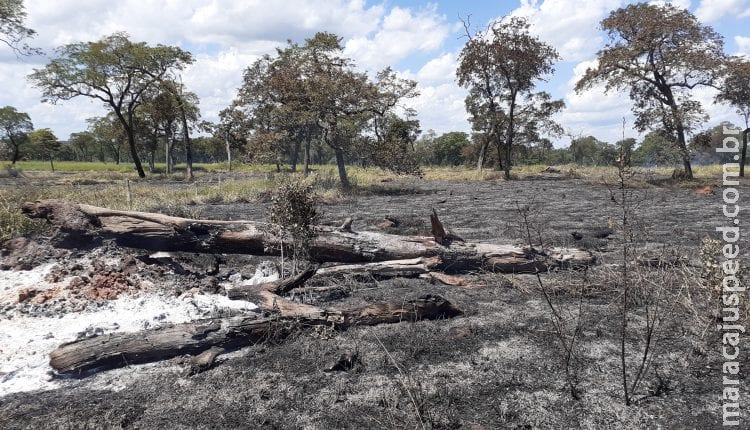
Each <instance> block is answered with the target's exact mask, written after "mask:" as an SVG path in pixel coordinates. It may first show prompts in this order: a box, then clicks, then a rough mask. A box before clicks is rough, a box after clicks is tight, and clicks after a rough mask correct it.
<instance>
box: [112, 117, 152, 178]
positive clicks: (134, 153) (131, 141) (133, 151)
mask: <svg viewBox="0 0 750 430" xmlns="http://www.w3.org/2000/svg"><path fill="white" fill-rule="evenodd" d="M128 119H129V120H130V123H131V124H132V120H133V114H132V112H128ZM125 132H126V133H127V135H128V147H129V148H130V157H131V158H132V159H133V164H135V171H136V172H138V177H139V178H145V177H146V172H144V171H143V165H141V158H140V157H139V156H138V149H137V148H136V146H135V132H134V131H133V129H132V128H131V127H130V124H128V125H126V126H125ZM118 158H119V153H118Z"/></svg>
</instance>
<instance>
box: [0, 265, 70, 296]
mask: <svg viewBox="0 0 750 430" xmlns="http://www.w3.org/2000/svg"><path fill="white" fill-rule="evenodd" d="M56 265H57V263H47V264H42V265H39V266H37V267H35V268H33V269H31V270H0V303H13V302H16V301H18V292H19V291H20V290H22V289H24V288H36V289H38V290H46V289H49V288H52V287H54V286H55V285H53V284H50V283H49V282H47V281H45V280H44V278H45V277H46V276H47V275H48V274H49V273H50V272H51V271H52V269H53V268H54V267H55V266H56Z"/></svg>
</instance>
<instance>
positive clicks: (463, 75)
mask: <svg viewBox="0 0 750 430" xmlns="http://www.w3.org/2000/svg"><path fill="white" fill-rule="evenodd" d="M467 36H469V40H468V42H467V43H466V45H465V46H464V48H463V50H462V51H461V55H460V57H459V66H458V70H457V71H456V75H457V77H458V83H459V85H461V86H462V87H465V88H468V89H469V96H468V97H467V99H466V109H467V111H468V112H469V114H471V116H472V119H471V121H472V126H473V129H474V130H475V131H477V132H479V133H483V134H485V135H486V138H485V139H483V140H482V142H483V145H482V148H481V150H480V155H479V160H478V166H477V167H478V168H482V164H483V162H484V156H485V152H486V150H487V145H488V144H489V143H490V142H494V143H495V146H496V147H497V151H498V161H499V162H500V163H501V168H503V170H504V171H505V177H506V178H510V169H511V164H512V151H513V147H514V145H518V144H525V143H529V142H534V141H537V140H539V137H540V136H539V134H540V133H542V132H546V133H545V134H550V133H551V134H555V133H556V132H560V131H561V127H560V126H559V125H557V123H555V122H554V121H553V120H552V115H554V114H555V113H557V112H559V111H560V110H562V108H563V107H564V103H563V101H562V100H552V98H551V97H550V95H549V94H547V93H546V92H534V89H535V87H536V84H537V82H538V81H540V80H543V79H544V77H545V76H546V75H549V74H551V73H552V72H553V71H554V68H553V64H554V63H555V61H556V60H557V59H558V58H559V55H558V53H557V51H556V50H555V49H554V48H553V47H551V46H550V45H548V44H546V43H544V42H543V41H541V40H540V39H539V38H537V37H535V36H532V35H531V34H530V33H529V23H528V21H527V20H526V19H525V18H522V17H511V18H510V19H505V18H503V19H500V20H498V21H496V22H494V23H492V24H491V25H490V27H489V29H488V30H487V31H486V32H477V33H476V34H474V35H471V34H467Z"/></svg>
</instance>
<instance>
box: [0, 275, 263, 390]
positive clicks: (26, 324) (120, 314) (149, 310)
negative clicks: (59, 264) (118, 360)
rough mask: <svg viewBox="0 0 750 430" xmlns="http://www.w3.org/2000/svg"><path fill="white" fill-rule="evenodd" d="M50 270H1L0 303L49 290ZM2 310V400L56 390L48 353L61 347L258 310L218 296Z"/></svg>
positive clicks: (149, 297) (150, 296) (146, 296)
mask: <svg viewBox="0 0 750 430" xmlns="http://www.w3.org/2000/svg"><path fill="white" fill-rule="evenodd" d="M54 265H55V264H54V263H51V264H45V265H41V266H38V267H36V268H34V269H32V270H29V271H0V297H2V299H0V300H1V301H0V303H13V302H14V301H16V300H17V297H18V292H19V291H20V290H22V289H24V288H37V289H44V288H49V287H51V286H53V285H51V284H49V283H47V282H46V281H44V278H45V276H47V274H49V272H50V270H51V269H52V267H53V266H54ZM58 285H59V284H58ZM6 298H7V299H9V300H6ZM2 306H5V309H4V310H3V312H2V313H0V397H2V396H4V395H6V394H10V393H16V392H23V391H35V390H49V389H54V388H56V387H58V386H59V384H60V380H59V379H54V378H53V376H54V373H53V370H52V368H51V367H50V366H49V353H50V352H51V351H52V350H54V349H55V348H57V347H58V346H59V345H60V344H62V343H65V342H70V341H73V340H76V339H79V338H81V337H87V336H94V335H101V334H106V333H112V332H135V331H140V330H144V329H154V328H158V327H160V326H164V325H167V324H177V323H184V322H189V321H192V320H198V319H205V318H212V317H219V316H228V315H237V314H242V313H248V312H254V311H257V310H258V307H257V306H256V305H255V304H253V303H250V302H247V301H243V300H229V299H228V298H227V297H226V296H223V295H219V294H200V293H196V294H192V295H190V294H185V295H183V296H181V297H175V296H165V295H161V294H156V293H143V292H142V293H141V294H140V295H139V296H123V297H120V298H118V299H116V300H111V301H105V302H103V303H100V304H93V303H92V305H91V306H86V307H85V308H84V309H83V310H82V311H79V312H71V311H68V312H49V311H45V312H41V313H40V312H33V311H32V312H19V311H18V309H19V308H21V307H22V306H23V305H22V304H15V305H7V304H6V305H2ZM8 308H10V309H8ZM113 388H114V387H113Z"/></svg>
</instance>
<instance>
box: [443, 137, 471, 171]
mask: <svg viewBox="0 0 750 430" xmlns="http://www.w3.org/2000/svg"><path fill="white" fill-rule="evenodd" d="M470 144H471V142H470V141H469V136H468V135H467V134H466V133H464V132H461V131H451V132H448V133H444V134H442V135H440V136H439V137H437V138H436V139H435V143H434V151H435V158H434V160H435V162H436V164H439V165H441V166H454V167H455V166H460V165H462V164H464V162H465V159H464V148H466V147H467V146H469V145H470Z"/></svg>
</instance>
